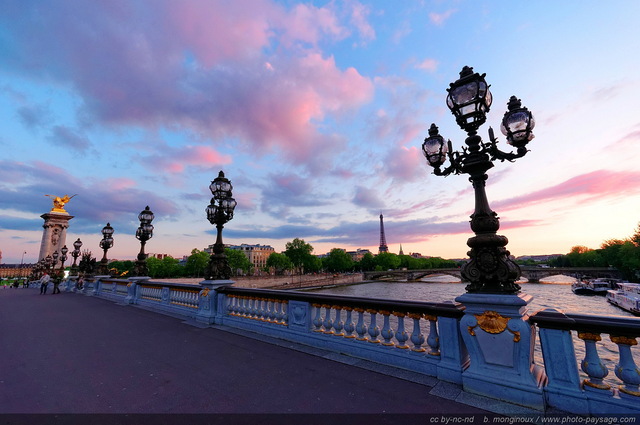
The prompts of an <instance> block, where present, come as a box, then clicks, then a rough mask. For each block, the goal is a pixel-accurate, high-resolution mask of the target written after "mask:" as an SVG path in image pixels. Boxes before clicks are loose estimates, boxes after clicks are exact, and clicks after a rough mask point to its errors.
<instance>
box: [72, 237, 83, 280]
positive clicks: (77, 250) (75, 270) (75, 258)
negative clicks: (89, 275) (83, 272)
mask: <svg viewBox="0 0 640 425" xmlns="http://www.w3.org/2000/svg"><path fill="white" fill-rule="evenodd" d="M81 247H82V241H81V240H80V238H78V240H77V241H75V242H74V243H73V251H71V256H72V257H73V265H72V266H71V270H70V273H69V274H71V275H72V276H77V275H78V266H77V265H76V262H77V261H78V257H79V256H80V248H81Z"/></svg>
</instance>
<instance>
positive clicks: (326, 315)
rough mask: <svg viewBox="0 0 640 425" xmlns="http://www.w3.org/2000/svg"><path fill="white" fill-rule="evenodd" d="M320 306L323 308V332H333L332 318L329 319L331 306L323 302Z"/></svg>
mask: <svg viewBox="0 0 640 425" xmlns="http://www.w3.org/2000/svg"><path fill="white" fill-rule="evenodd" d="M322 308H324V320H323V321H322V325H323V326H324V331H323V333H326V334H333V329H332V327H333V320H331V306H329V305H327V304H323V305H322Z"/></svg>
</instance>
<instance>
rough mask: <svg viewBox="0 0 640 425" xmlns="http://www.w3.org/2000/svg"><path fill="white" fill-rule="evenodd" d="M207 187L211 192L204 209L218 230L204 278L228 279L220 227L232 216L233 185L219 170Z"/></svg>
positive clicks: (234, 202) (229, 272) (234, 203)
mask: <svg viewBox="0 0 640 425" xmlns="http://www.w3.org/2000/svg"><path fill="white" fill-rule="evenodd" d="M209 189H210V190H211V193H212V194H213V198H211V204H209V206H208V207H207V209H206V212H207V219H208V220H209V223H211V224H215V226H216V229H217V230H218V234H217V238H216V243H215V244H214V245H213V254H212V255H211V257H210V258H209V264H208V265H207V270H206V272H205V279H206V280H228V279H229V278H230V277H231V267H230V266H229V261H228V260H227V256H226V255H225V253H224V244H223V243H222V228H223V227H224V224H225V223H226V222H228V221H229V220H231V219H232V218H233V210H234V209H235V207H236V205H237V203H236V200H235V199H233V198H232V197H231V195H232V193H231V190H232V189H233V186H232V185H231V182H230V181H229V180H228V179H227V178H225V177H224V173H223V172H222V171H220V173H219V174H218V177H216V178H215V179H214V180H213V181H212V182H211V185H209Z"/></svg>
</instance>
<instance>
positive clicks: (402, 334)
mask: <svg viewBox="0 0 640 425" xmlns="http://www.w3.org/2000/svg"><path fill="white" fill-rule="evenodd" d="M393 315H394V316H396V317H397V318H398V330H397V331H396V341H398V343H397V344H396V348H402V349H403V350H406V349H407V348H409V346H408V345H407V341H408V340H409V334H408V333H407V332H406V331H405V330H404V317H405V316H406V313H401V312H398V311H394V312H393Z"/></svg>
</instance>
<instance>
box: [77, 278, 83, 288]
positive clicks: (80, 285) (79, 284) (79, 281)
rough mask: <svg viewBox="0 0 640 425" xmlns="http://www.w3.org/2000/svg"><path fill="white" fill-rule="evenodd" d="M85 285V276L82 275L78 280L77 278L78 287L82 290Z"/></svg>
mask: <svg viewBox="0 0 640 425" xmlns="http://www.w3.org/2000/svg"><path fill="white" fill-rule="evenodd" d="M83 286H84V276H80V277H79V278H78V280H76V289H77V290H79V291H81V290H82V287H83Z"/></svg>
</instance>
